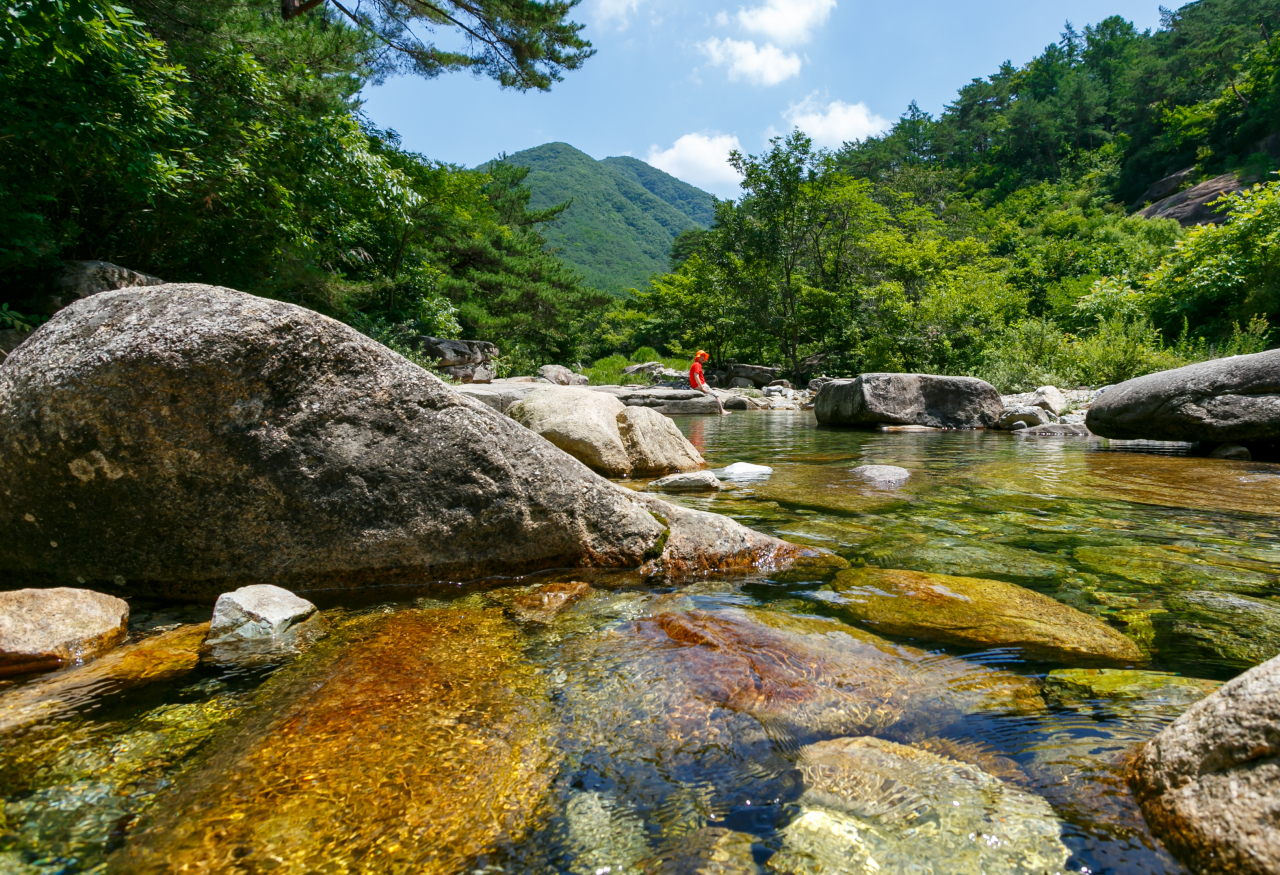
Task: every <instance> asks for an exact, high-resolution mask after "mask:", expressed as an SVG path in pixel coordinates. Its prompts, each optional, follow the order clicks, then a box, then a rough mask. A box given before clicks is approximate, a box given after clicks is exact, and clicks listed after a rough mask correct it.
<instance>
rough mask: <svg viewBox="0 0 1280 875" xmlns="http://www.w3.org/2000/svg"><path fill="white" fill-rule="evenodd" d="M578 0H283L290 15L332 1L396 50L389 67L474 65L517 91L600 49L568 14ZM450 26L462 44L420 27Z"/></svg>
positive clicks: (415, 69) (545, 83)
mask: <svg viewBox="0 0 1280 875" xmlns="http://www.w3.org/2000/svg"><path fill="white" fill-rule="evenodd" d="M578 2H579V0H543V2H540V0H367V2H366V3H352V2H350V0H281V3H280V10H281V14H282V16H283V18H284V19H285V20H286V21H288V20H291V19H294V18H297V17H299V16H302V15H304V14H305V13H307V12H310V11H311V10H313V9H316V8H318V7H323V6H326V5H328V6H329V7H331V8H332V9H335V10H337V12H338V13H340V14H341V15H343V16H345V17H346V18H347V19H349V20H350V21H351V22H352V23H354V24H355V25H357V26H358V27H360V28H362V29H363V30H365V31H367V32H368V33H370V34H373V35H374V36H375V37H376V38H377V39H378V41H379V42H381V43H383V44H384V45H386V47H387V48H389V49H391V53H390V54H389V55H388V62H389V64H391V65H392V66H394V67H396V68H399V69H403V70H406V71H408V72H412V73H416V74H418V75H420V76H425V77H427V78H432V77H435V76H439V75H440V74H441V73H444V72H453V71H457V70H471V71H473V72H476V73H483V74H485V75H487V76H490V77H492V78H494V79H496V80H497V81H498V82H499V83H500V84H501V85H503V86H506V87H509V88H518V89H520V90H528V89H531V88H533V89H538V90H540V91H546V90H548V89H549V88H550V87H551V85H552V83H553V82H559V81H560V80H561V79H562V78H563V75H562V72H561V71H564V70H576V69H578V68H579V67H581V66H582V64H583V63H584V62H585V61H586V60H587V58H589V57H591V56H592V55H593V54H594V53H595V52H594V50H593V49H592V48H591V43H589V42H587V41H586V40H584V39H582V38H581V37H579V36H578V34H579V33H580V32H581V31H582V27H583V26H582V25H580V24H575V23H573V22H571V21H566V17H567V16H568V15H569V13H570V11H571V10H572V9H573V7H574V6H576V5H577V4H578ZM441 27H444V28H449V29H450V30H452V31H453V34H454V35H455V36H459V37H461V38H462V41H463V44H464V46H465V49H464V50H462V51H458V50H453V49H444V48H441V47H440V46H438V45H437V44H436V43H434V42H432V41H429V40H424V39H423V38H422V37H421V36H419V33H420V32H421V31H423V30H426V31H434V30H436V29H438V28H441Z"/></svg>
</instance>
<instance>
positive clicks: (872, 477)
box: [853, 465, 911, 487]
mask: <svg viewBox="0 0 1280 875" xmlns="http://www.w3.org/2000/svg"><path fill="white" fill-rule="evenodd" d="M853 475H854V476H855V477H858V478H861V479H862V480H865V481H867V482H868V483H870V484H872V485H873V486H882V487H894V486H901V485H902V484H903V483H906V482H907V481H908V480H909V479H911V472H910V471H908V470H907V469H906V468H899V467H898V466H897V465H859V466H858V467H857V468H854V469H853Z"/></svg>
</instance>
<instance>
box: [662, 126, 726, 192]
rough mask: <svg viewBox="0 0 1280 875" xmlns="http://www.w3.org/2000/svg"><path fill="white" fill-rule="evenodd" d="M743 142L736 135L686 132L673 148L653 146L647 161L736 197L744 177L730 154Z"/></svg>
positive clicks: (695, 183)
mask: <svg viewBox="0 0 1280 875" xmlns="http://www.w3.org/2000/svg"><path fill="white" fill-rule="evenodd" d="M741 148H742V145H741V144H740V143H739V142H738V138H737V137H736V136H734V135H733V134H720V133H706V134H685V135H684V136H683V137H681V138H680V139H678V140H676V141H675V143H673V144H672V145H671V148H669V149H662V148H660V147H658V146H656V145H654V146H650V147H649V154H648V156H646V157H645V159H644V160H645V163H647V164H650V165H652V166H654V167H656V168H658V169H659V170H663V171H666V172H667V173H670V174H671V175H672V176H674V177H675V178H676V179H683V180H684V181H685V182H687V183H689V184H690V185H696V186H698V187H699V188H702V189H705V190H707V191H710V192H712V193H713V194H718V195H720V196H722V197H736V196H737V192H738V182H739V180H740V178H741V177H739V176H738V172H737V171H736V170H734V169H733V168H732V167H731V166H729V153H730V152H731V151H733V150H734V149H741Z"/></svg>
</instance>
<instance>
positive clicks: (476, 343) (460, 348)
mask: <svg viewBox="0 0 1280 875" xmlns="http://www.w3.org/2000/svg"><path fill="white" fill-rule="evenodd" d="M410 342H411V343H412V344H413V346H415V347H417V349H418V351H419V352H421V353H422V354H423V355H424V356H426V357H427V358H433V359H435V360H436V365H437V366H438V367H442V368H451V367H462V366H465V365H483V364H487V363H488V362H490V361H492V360H493V359H495V358H497V357H498V348H497V347H496V346H494V345H493V344H492V343H489V342H488V341H485V340H445V339H443V338H439V337H428V336H427V335H425V334H421V335H418V336H416V337H414V338H412V340H411V341H410Z"/></svg>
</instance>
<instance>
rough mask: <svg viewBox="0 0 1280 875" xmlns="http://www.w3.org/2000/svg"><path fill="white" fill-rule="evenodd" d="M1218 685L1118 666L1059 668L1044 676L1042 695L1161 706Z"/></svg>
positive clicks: (1196, 697)
mask: <svg viewBox="0 0 1280 875" xmlns="http://www.w3.org/2000/svg"><path fill="white" fill-rule="evenodd" d="M1220 686H1222V683H1221V682H1220V681H1210V680H1204V679H1203V678H1189V677H1183V676H1181V675H1176V674H1169V673H1168V672H1159V671H1135V670H1133V669H1118V668H1059V669H1054V670H1053V671H1051V672H1049V674H1048V676H1047V677H1045V679H1044V690H1045V695H1046V696H1047V697H1048V698H1049V699H1050V700H1052V701H1054V702H1057V703H1060V704H1066V703H1071V702H1079V701H1083V700H1089V699H1140V700H1143V701H1144V702H1150V701H1151V700H1158V702H1157V704H1159V705H1161V706H1163V705H1182V706H1187V705H1191V704H1194V703H1195V702H1199V701H1200V700H1201V699H1203V698H1204V697H1205V696H1207V695H1209V694H1210V693H1212V692H1214V691H1215V690H1217V689H1218V687H1220Z"/></svg>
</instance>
